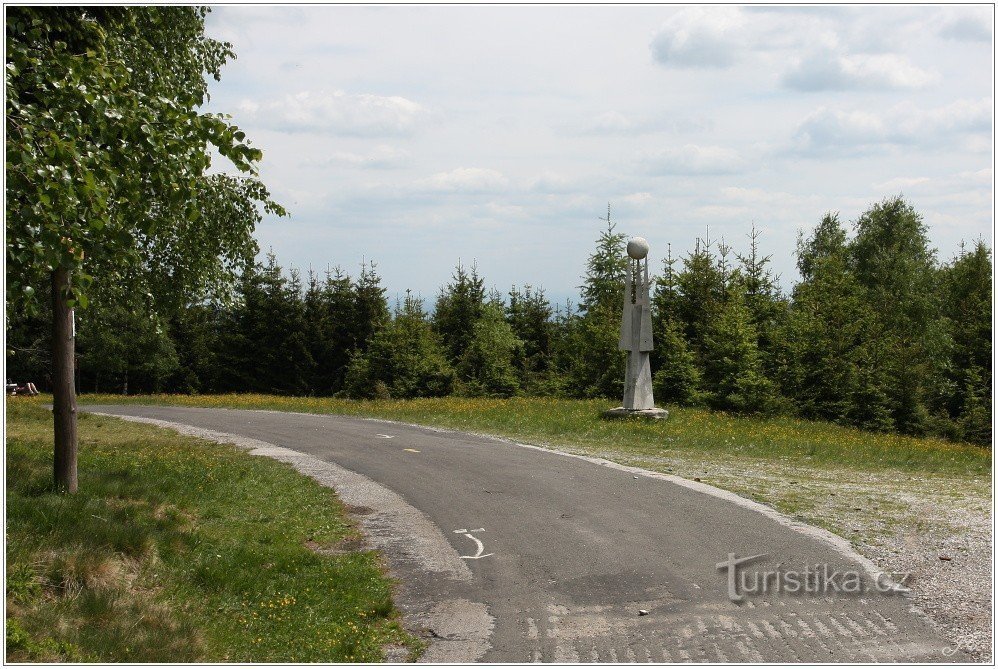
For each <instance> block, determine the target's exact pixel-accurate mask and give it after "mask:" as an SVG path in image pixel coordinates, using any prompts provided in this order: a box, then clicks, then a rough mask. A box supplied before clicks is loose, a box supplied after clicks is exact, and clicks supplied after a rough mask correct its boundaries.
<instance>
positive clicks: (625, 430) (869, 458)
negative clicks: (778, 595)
mask: <svg viewBox="0 0 998 669" xmlns="http://www.w3.org/2000/svg"><path fill="white" fill-rule="evenodd" d="M82 401H84V402H93V403H96V402H108V403H118V404H121V403H139V404H170V405H179V406H202V407H228V408H240V409H275V410H280V411H301V412H309V413H333V414H349V415H357V416H369V417H378V418H389V419H394V420H400V421H405V422H412V423H420V424H424V425H434V426H440V427H449V428H455V429H459V430H467V431H474V432H484V433H488V434H495V435H500V436H504V437H509V438H513V439H519V440H524V441H529V442H531V443H540V444H544V445H549V446H554V447H562V448H569V449H573V448H574V449H582V450H585V451H587V452H593V451H600V452H606V453H607V454H618V455H623V456H629V457H656V458H661V457H663V456H664V457H669V456H674V457H676V458H677V459H680V460H688V459H689V458H690V457H695V458H697V459H699V460H702V461H704V462H711V461H715V462H720V461H723V462H725V463H729V464H730V463H731V462H734V461H740V460H741V461H746V462H756V461H761V462H773V461H784V462H788V463H792V464H794V465H795V466H813V467H817V468H827V467H832V468H847V469H854V470H856V471H864V472H890V471H897V472H906V473H913V472H918V473H924V474H928V475H931V474H957V475H968V476H984V475H990V472H991V451H990V450H989V449H984V448H980V447H978V446H973V445H970V444H957V443H951V442H947V441H944V440H941V439H931V438H913V437H905V436H901V435H896V434H875V433H869V432H863V431H861V430H855V429H852V428H847V427H842V426H838V425H833V424H830V423H823V422H815V421H806V420H799V419H794V418H789V417H777V418H746V417H737V416H730V415H726V414H723V413H719V412H713V411H707V410H699V409H686V408H674V407H670V413H671V415H670V417H669V419H668V420H666V421H658V422H645V421H641V420H624V421H606V420H602V419H601V418H600V413H601V411H602V410H604V409H607V408H609V407H610V406H612V403H611V402H607V401H582V400H558V399H536V398H515V399H495V400H493V399H468V398H456V397H450V398H441V399H420V400H409V401H391V400H386V401H352V400H340V399H331V398H295V397H278V396H271V395H203V396H198V395H193V396H184V395H147V396H134V397H120V396H114V395H88V396H86V397H84V398H83V399H82Z"/></svg>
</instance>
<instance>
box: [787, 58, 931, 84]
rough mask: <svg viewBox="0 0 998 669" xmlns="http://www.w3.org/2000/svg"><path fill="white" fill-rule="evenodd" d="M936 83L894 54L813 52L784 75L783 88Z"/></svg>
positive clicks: (929, 75)
mask: <svg viewBox="0 0 998 669" xmlns="http://www.w3.org/2000/svg"><path fill="white" fill-rule="evenodd" d="M937 80H938V76H937V75H936V74H934V73H932V72H928V71H926V70H923V69H921V68H919V67H916V66H915V65H912V64H911V63H910V62H909V61H908V60H907V59H906V58H903V57H901V56H897V55H895V54H880V55H866V54H862V55H855V56H848V55H846V56H843V55H837V54H832V53H828V52H821V53H813V54H811V55H809V56H807V57H806V58H803V59H801V60H800V61H798V62H797V64H796V65H795V66H794V67H793V68H792V69H790V70H788V71H787V72H785V73H784V75H783V76H782V78H781V81H782V83H783V85H784V86H786V87H787V88H791V89H793V90H798V91H844V90H855V89H875V90H884V89H913V88H923V87H925V86H927V85H929V84H931V83H934V82H935V81H937Z"/></svg>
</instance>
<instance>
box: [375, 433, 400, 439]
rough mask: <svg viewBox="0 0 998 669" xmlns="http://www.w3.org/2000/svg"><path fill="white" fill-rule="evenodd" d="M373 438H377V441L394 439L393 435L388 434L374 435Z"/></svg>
mask: <svg viewBox="0 0 998 669" xmlns="http://www.w3.org/2000/svg"><path fill="white" fill-rule="evenodd" d="M374 436H375V437H377V438H378V439H394V438H395V437H394V436H393V435H390V434H376V435H374Z"/></svg>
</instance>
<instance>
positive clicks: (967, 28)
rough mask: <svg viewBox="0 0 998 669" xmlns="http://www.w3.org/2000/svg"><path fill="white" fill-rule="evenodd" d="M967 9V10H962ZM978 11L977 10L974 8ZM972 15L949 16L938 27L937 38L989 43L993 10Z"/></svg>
mask: <svg viewBox="0 0 998 669" xmlns="http://www.w3.org/2000/svg"><path fill="white" fill-rule="evenodd" d="M964 9H967V8H964ZM975 9H978V8H975ZM988 14H989V12H987V11H986V10H985V11H981V12H978V13H974V14H966V13H961V14H958V15H953V16H950V17H949V18H948V19H947V20H946V21H944V22H943V24H942V25H941V26H940V27H939V36H940V37H943V38H945V39H951V40H957V41H960V42H990V41H991V25H992V23H993V21H994V9H993V8H992V10H991V12H990V14H991V15H990V16H989V15H988Z"/></svg>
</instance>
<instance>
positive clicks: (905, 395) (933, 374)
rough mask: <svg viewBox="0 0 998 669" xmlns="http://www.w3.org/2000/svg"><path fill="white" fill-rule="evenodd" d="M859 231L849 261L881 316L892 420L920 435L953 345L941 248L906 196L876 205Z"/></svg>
mask: <svg viewBox="0 0 998 669" xmlns="http://www.w3.org/2000/svg"><path fill="white" fill-rule="evenodd" d="M855 228H856V236H855V238H854V239H853V240H852V242H851V243H850V244H849V256H850V262H851V265H852V267H853V268H854V272H855V276H856V279H857V281H858V282H859V283H860V285H861V286H863V288H864V290H865V293H866V299H867V301H868V302H869V304H870V306H871V307H872V308H873V310H874V313H875V314H876V315H877V319H878V324H879V333H878V334H879V337H878V344H879V345H882V346H884V347H885V348H886V351H885V354H884V356H883V360H884V371H885V374H886V377H885V379H884V381H885V384H884V385H885V391H886V394H887V397H888V400H889V402H890V413H891V418H892V419H893V422H894V424H895V426H896V427H897V429H899V430H901V431H902V432H906V433H911V434H921V433H922V432H924V431H925V430H926V428H927V427H928V418H929V411H928V404H929V401H930V393H931V388H932V386H933V384H934V382H935V380H936V379H937V378H939V376H940V374H941V373H942V368H943V367H944V366H945V358H946V355H947V348H948V342H947V341H946V332H945V327H944V326H943V324H942V319H941V318H940V316H941V313H940V308H939V303H938V298H937V296H938V292H937V290H936V283H937V278H938V277H937V272H936V267H935V252H934V251H933V250H932V249H931V248H930V246H929V241H928V237H927V235H926V229H925V224H924V222H923V220H922V217H921V216H920V215H919V214H918V212H916V211H915V209H914V208H913V207H912V206H911V204H909V203H908V202H906V201H905V200H904V199H902V198H901V197H895V198H889V199H887V200H884V201H882V202H880V203H878V204H875V205H874V206H872V207H871V208H870V209H869V210H867V211H866V212H865V213H863V214H862V215H861V216H860V217H859V219H858V220H857V221H856V224H855Z"/></svg>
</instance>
